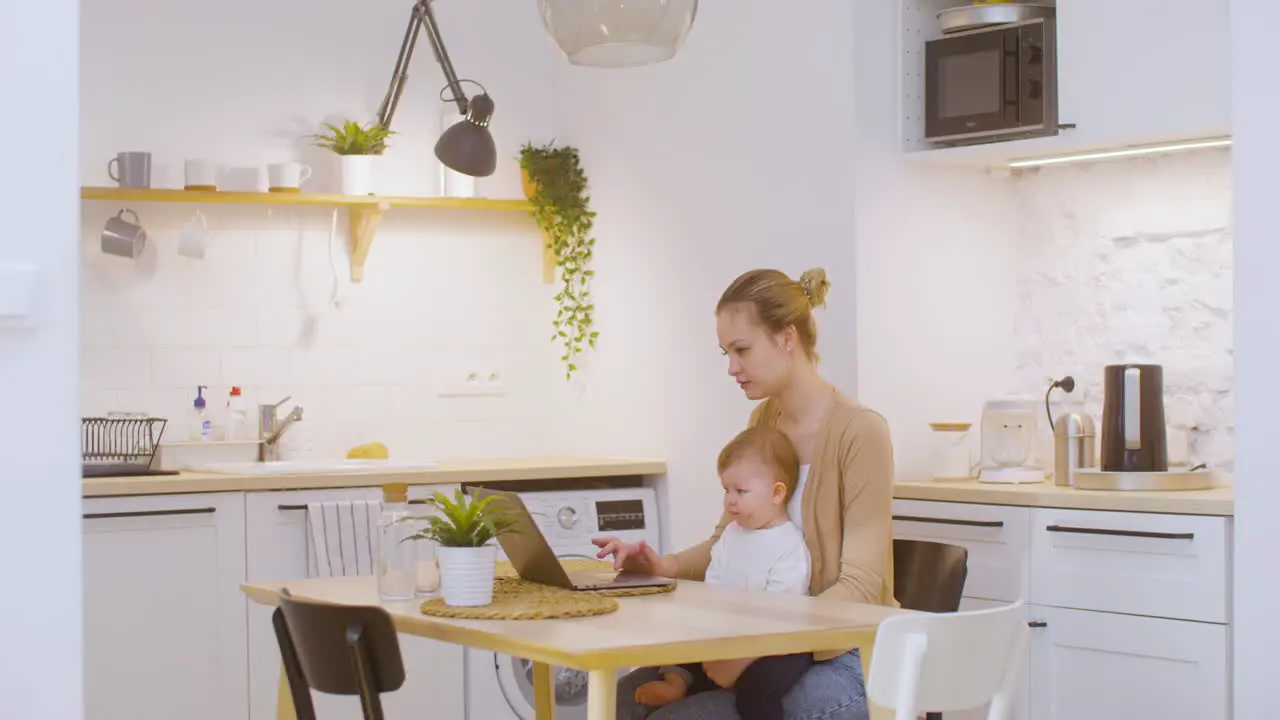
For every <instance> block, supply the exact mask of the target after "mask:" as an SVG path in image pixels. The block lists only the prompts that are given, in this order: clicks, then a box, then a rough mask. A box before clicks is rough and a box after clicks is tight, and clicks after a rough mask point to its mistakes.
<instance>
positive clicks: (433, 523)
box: [404, 489, 515, 607]
mask: <svg viewBox="0 0 1280 720" xmlns="http://www.w3.org/2000/svg"><path fill="white" fill-rule="evenodd" d="M429 502H430V503H431V504H432V505H434V506H435V507H436V508H437V509H438V510H439V511H440V512H439V514H434V515H428V516H426V517H418V518H411V519H414V520H425V521H427V526H426V527H425V528H423V529H422V530H420V531H418V532H417V533H414V534H413V535H410V536H409V537H407V538H405V540H404V542H414V541H417V540H431V541H433V542H435V543H436V545H438V547H437V548H436V559H437V560H438V561H439V564H440V595H441V597H442V598H443V599H444V602H445V604H446V605H454V606H462V607H474V606H479V605H488V604H489V603H491V602H493V579H494V575H495V573H496V571H497V564H498V548H497V546H496V545H494V544H493V540H494V539H496V538H497V537H498V536H499V535H501V534H503V533H506V532H511V530H512V527H513V525H514V524H515V521H514V519H513V518H512V517H511V516H510V515H509V514H508V513H507V512H506V509H505V508H503V507H502V503H503V502H504V501H503V500H502V499H501V498H500V497H499V496H490V497H486V498H480V499H476V498H474V497H471V496H469V495H466V494H465V493H463V492H462V490H461V489H459V490H457V491H455V492H454V496H453V498H452V499H450V498H449V496H447V495H445V494H444V493H442V492H437V493H436V494H435V495H434V496H433V497H432V498H431V499H430V501H429Z"/></svg>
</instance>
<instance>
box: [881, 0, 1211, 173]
mask: <svg viewBox="0 0 1280 720" xmlns="http://www.w3.org/2000/svg"><path fill="white" fill-rule="evenodd" d="M902 2H903V3H905V12H904V13H903V18H904V27H903V30H904V32H903V34H902V37H903V42H904V43H905V46H904V47H903V49H902V50H903V57H904V68H903V75H902V80H901V82H903V83H905V84H906V87H905V88H904V97H906V98H913V99H915V101H916V103H917V104H922V103H923V100H922V98H923V92H924V86H923V83H924V78H923V76H922V75H921V71H922V68H921V67H920V66H919V63H920V57H921V55H922V53H923V45H922V44H923V42H924V41H925V40H926V39H929V38H934V37H938V36H939V33H938V27H937V20H936V18H935V16H934V11H936V10H937V9H939V8H940V7H948V6H954V5H955V4H956V3H954V2H950V1H949V0H902ZM1230 4H1231V3H1230V0H1124V1H1123V2H1116V1H1115V0H1063V2H1060V3H1058V4H1057V12H1056V17H1057V29H1058V52H1057V57H1058V101H1059V112H1058V115H1059V123H1061V124H1063V125H1069V126H1072V127H1069V128H1065V129H1063V130H1062V131H1061V132H1060V133H1059V134H1058V135H1056V136H1053V137H1047V138H1033V139H1028V140H1015V141H1011V142H998V143H988V144H985V145H973V146H968V147H956V148H931V147H927V146H926V145H925V144H924V143H923V141H922V140H921V139H920V137H921V132H922V129H923V120H922V119H921V117H920V116H919V109H918V108H917V107H916V106H915V105H913V104H907V106H906V107H905V108H904V117H905V123H906V125H905V128H904V130H905V133H904V134H905V137H904V145H905V149H906V150H907V152H908V154H909V157H911V159H913V160H916V161H921V162H930V163H942V164H959V165H978V166H990V167H1000V166H1005V165H1006V164H1007V163H1008V162H1009V161H1010V160H1018V159H1028V158H1037V157H1046V156H1053V155H1063V154H1071V153H1077V152H1088V151H1096V150H1108V149H1117V148H1122V147H1125V146H1134V145H1149V144H1160V143H1168V142H1171V141H1182V140H1190V139H1200V138H1211V137H1220V136H1226V135H1230V133H1231V115H1230V110H1231V108H1230V97H1231V95H1230V84H1231V72H1230V70H1231V67H1230V62H1231V44H1230V22H1229V20H1230V14H1229V12H1230ZM917 126H918V127H917Z"/></svg>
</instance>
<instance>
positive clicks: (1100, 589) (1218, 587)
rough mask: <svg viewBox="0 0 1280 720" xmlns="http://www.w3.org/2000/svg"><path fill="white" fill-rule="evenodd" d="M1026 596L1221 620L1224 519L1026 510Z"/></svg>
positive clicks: (1224, 589)
mask: <svg viewBox="0 0 1280 720" xmlns="http://www.w3.org/2000/svg"><path fill="white" fill-rule="evenodd" d="M1032 513H1033V514H1032V518H1033V522H1032V541H1031V545H1032V549H1031V555H1032V557H1034V558H1035V563H1034V565H1033V566H1032V567H1033V569H1032V582H1031V602H1033V603H1035V604H1037V605H1049V606H1053V607H1065V608H1079V609H1087V610H1104V611H1107V612H1115V613H1128V614H1130V615H1150V616H1152V617H1163V618H1172V619H1176V620H1200V621H1203V622H1212V623H1225V622H1226V621H1227V606H1228V602H1227V597H1228V595H1227V584H1228V582H1229V581H1230V579H1229V567H1230V566H1229V564H1228V562H1227V558H1228V549H1227V548H1228V547H1229V543H1228V539H1227V520H1226V518H1220V517H1205V516H1196V515H1157V514H1147V513H1119V512H1096V511H1090V510H1053V509H1041V508H1037V509H1035V510H1033V511H1032Z"/></svg>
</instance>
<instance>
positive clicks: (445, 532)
mask: <svg viewBox="0 0 1280 720" xmlns="http://www.w3.org/2000/svg"><path fill="white" fill-rule="evenodd" d="M428 502H430V503H431V504H432V505H434V506H436V507H437V508H439V509H440V514H439V515H425V516H420V517H412V518H405V519H406V520H419V521H421V520H426V521H427V526H426V527H425V528H423V529H422V530H419V531H418V532H416V533H414V534H413V535H410V536H409V537H407V538H405V540H433V541H435V542H437V543H439V544H440V545H442V546H444V547H480V546H482V545H485V544H487V543H488V542H489V541H490V540H493V539H494V538H496V537H498V536H499V535H502V534H503V533H507V532H511V531H512V530H511V529H512V527H513V526H514V525H515V520H514V519H513V518H512V517H511V516H510V515H508V514H507V512H506V510H505V509H504V508H503V507H502V506H501V503H502V500H501V498H500V497H499V496H490V497H486V498H481V499H478V500H477V499H475V498H473V497H471V496H469V495H467V494H465V493H463V492H462V490H461V489H458V490H456V491H455V492H454V495H453V499H450V498H449V496H447V495H445V494H444V493H442V492H437V493H436V494H435V495H434V496H432V497H431V498H430V499H429V500H428ZM495 503H497V504H495Z"/></svg>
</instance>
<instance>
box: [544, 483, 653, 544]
mask: <svg viewBox="0 0 1280 720" xmlns="http://www.w3.org/2000/svg"><path fill="white" fill-rule="evenodd" d="M520 499H521V500H523V501H524V504H525V507H527V508H528V509H529V513H530V514H531V515H532V516H533V520H534V522H535V523H537V525H538V529H539V530H541V531H542V534H543V535H545V536H546V538H547V542H548V543H549V544H550V545H551V546H552V547H553V548H555V550H556V551H557V553H565V552H568V553H571V554H580V555H587V554H590V555H591V556H594V555H595V551H596V549H595V548H594V546H593V545H592V544H591V538H593V537H599V536H600V535H616V536H618V537H619V538H621V539H623V540H624V541H627V542H635V541H637V540H644V541H645V542H648V543H650V544H652V545H654V546H655V547H657V544H658V538H659V534H658V517H657V512H658V508H657V498H656V494H655V493H654V491H653V490H652V489H651V488H608V489H600V490H574V491H543V492H526V493H520Z"/></svg>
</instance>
